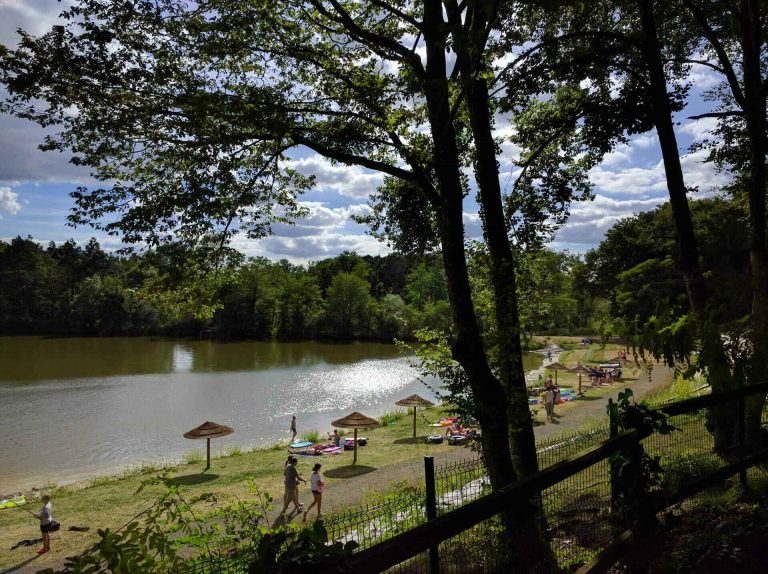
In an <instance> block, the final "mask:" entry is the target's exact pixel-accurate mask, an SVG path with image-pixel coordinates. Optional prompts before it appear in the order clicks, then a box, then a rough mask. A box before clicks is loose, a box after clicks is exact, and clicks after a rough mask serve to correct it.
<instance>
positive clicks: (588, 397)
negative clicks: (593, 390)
mask: <svg viewBox="0 0 768 574" xmlns="http://www.w3.org/2000/svg"><path fill="white" fill-rule="evenodd" d="M604 398H605V397H596V396H595V395H582V396H580V397H579V399H578V400H580V401H599V400H600V399H604Z"/></svg>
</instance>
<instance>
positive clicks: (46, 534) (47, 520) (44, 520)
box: [34, 494, 53, 554]
mask: <svg viewBox="0 0 768 574" xmlns="http://www.w3.org/2000/svg"><path fill="white" fill-rule="evenodd" d="M41 500H42V501H43V507H42V508H41V509H40V511H39V512H35V513H34V514H35V516H36V517H37V518H38V520H40V532H42V533H43V547H42V548H41V549H40V550H38V551H37V553H38V554H45V553H46V552H48V551H49V550H50V549H51V534H50V532H51V524H52V523H53V516H52V515H51V512H52V511H53V507H52V506H51V497H50V495H48V494H44V495H43V496H42V498H41Z"/></svg>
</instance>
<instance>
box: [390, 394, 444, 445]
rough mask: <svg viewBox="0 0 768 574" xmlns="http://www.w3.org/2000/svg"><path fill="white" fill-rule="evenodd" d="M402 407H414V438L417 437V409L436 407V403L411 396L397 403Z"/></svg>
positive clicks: (417, 396)
mask: <svg viewBox="0 0 768 574" xmlns="http://www.w3.org/2000/svg"><path fill="white" fill-rule="evenodd" d="M395 404H396V405H399V406H401V407H413V436H416V408H417V407H424V408H426V407H434V406H435V403H433V402H432V401H428V400H427V399H423V398H421V397H420V396H419V395H411V396H410V397H407V398H405V399H400V400H399V401H397V402H396V403H395Z"/></svg>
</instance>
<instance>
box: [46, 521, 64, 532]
mask: <svg viewBox="0 0 768 574" xmlns="http://www.w3.org/2000/svg"><path fill="white" fill-rule="evenodd" d="M48 526H49V529H48V531H49V532H58V531H59V530H61V522H56V521H55V520H51V522H50V524H49V525H48Z"/></svg>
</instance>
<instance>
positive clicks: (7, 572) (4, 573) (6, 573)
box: [0, 556, 40, 574]
mask: <svg viewBox="0 0 768 574" xmlns="http://www.w3.org/2000/svg"><path fill="white" fill-rule="evenodd" d="M38 558H40V556H33V557H32V558H27V559H26V560H24V561H23V562H19V563H18V564H16V565H15V566H11V567H10V568H8V569H7V570H0V574H11V572H18V571H19V570H21V569H22V568H24V566H26V565H27V564H30V563H31V562H33V561H34V560H37V559H38Z"/></svg>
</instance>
